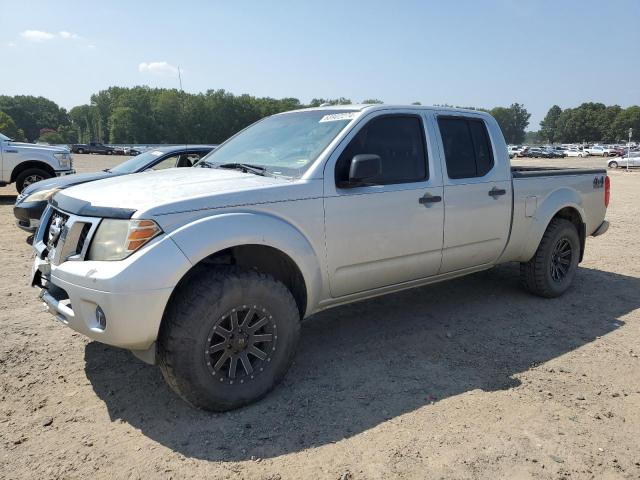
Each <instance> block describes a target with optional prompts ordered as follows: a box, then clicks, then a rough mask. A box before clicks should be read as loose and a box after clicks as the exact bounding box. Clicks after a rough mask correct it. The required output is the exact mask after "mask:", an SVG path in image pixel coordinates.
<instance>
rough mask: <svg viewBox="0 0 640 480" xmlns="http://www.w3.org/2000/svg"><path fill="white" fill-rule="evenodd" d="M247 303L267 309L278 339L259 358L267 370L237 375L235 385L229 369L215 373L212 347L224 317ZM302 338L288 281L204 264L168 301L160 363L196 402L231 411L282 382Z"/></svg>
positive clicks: (167, 376) (171, 383)
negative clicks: (204, 266)
mask: <svg viewBox="0 0 640 480" xmlns="http://www.w3.org/2000/svg"><path fill="white" fill-rule="evenodd" d="M247 305H248V306H254V305H258V306H259V307H265V308H266V310H267V312H268V315H270V317H269V318H270V320H269V325H268V326H269V327H270V328H273V330H272V332H276V333H274V336H275V340H274V342H275V343H274V344H273V351H271V348H269V349H268V350H269V352H268V354H269V358H268V359H266V358H265V359H264V360H263V361H261V363H260V367H261V368H262V369H263V370H261V371H259V372H258V369H257V368H256V371H255V372H254V373H255V374H256V375H255V378H254V377H251V379H249V377H248V375H247V376H245V377H244V378H245V379H246V381H243V383H240V381H239V380H237V379H236V381H235V383H234V382H231V383H232V384H230V383H229V382H230V378H229V377H228V376H227V375H230V374H229V372H227V373H226V374H224V375H222V374H220V372H214V370H213V367H212V366H211V364H212V363H214V360H211V357H210V356H209V355H210V354H209V353H207V352H208V350H207V349H208V348H210V346H211V335H212V334H211V332H212V331H213V330H214V327H215V325H217V324H218V323H219V322H220V319H221V318H226V317H225V315H226V314H227V313H228V312H230V311H232V309H236V308H237V307H239V306H247ZM233 311H235V310H233ZM299 337H300V314H299V311H298V308H297V306H296V303H295V300H294V298H293V296H292V295H291V292H290V291H289V290H288V289H287V287H285V286H284V284H282V283H281V282H279V281H277V280H275V279H274V278H273V277H271V276H270V275H266V274H263V273H259V272H257V271H254V270H248V269H240V268H236V267H226V266H221V267H216V268H203V269H200V270H199V271H197V272H196V273H194V274H193V275H192V276H191V277H190V278H189V279H188V280H187V281H185V282H184V283H183V284H182V285H181V286H180V287H179V290H178V291H176V292H175V293H174V295H173V296H172V299H171V300H170V303H169V305H168V306H167V309H166V312H165V315H164V318H163V320H162V325H161V327H160V333H159V336H158V350H157V354H158V364H159V366H160V369H161V371H162V374H163V375H164V378H165V380H166V382H167V383H168V384H169V386H170V387H171V388H172V389H173V390H174V391H175V392H176V393H177V394H178V395H179V396H180V397H182V398H183V399H184V400H186V401H187V402H188V403H190V404H191V405H193V406H195V407H199V408H203V409H205V410H212V411H226V410H232V409H235V408H239V407H242V406H244V405H247V404H249V403H252V402H254V401H256V400H258V399H260V398H262V397H263V396H265V395H266V394H267V393H269V391H271V390H272V389H273V388H274V387H275V386H276V385H277V384H278V383H280V381H281V380H282V378H283V377H284V375H285V373H286V372H287V370H288V369H289V366H290V365H291V362H292V361H293V357H294V354H295V351H296V347H297V344H298V339H299ZM272 338H273V336H272ZM252 358H253V359H254V360H256V359H255V358H254V357H252ZM267 362H268V363H267ZM238 363H240V362H238ZM240 368H241V369H242V366H240ZM216 373H218V375H216ZM241 373H243V374H245V371H244V370H242V371H241ZM222 377H224V381H223V380H222Z"/></svg>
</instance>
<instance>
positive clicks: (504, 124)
mask: <svg viewBox="0 0 640 480" xmlns="http://www.w3.org/2000/svg"><path fill="white" fill-rule="evenodd" d="M478 110H481V109H478ZM490 113H491V115H493V117H494V118H495V119H496V121H497V122H498V125H500V129H501V130H502V134H503V135H504V138H505V140H506V142H507V143H511V144H517V143H522V142H523V140H524V136H525V130H526V128H527V126H528V125H529V118H530V117H531V114H530V113H529V112H527V110H526V108H524V106H523V105H520V104H519V103H513V104H511V106H510V107H509V108H505V107H495V108H494V109H492V110H491V111H490Z"/></svg>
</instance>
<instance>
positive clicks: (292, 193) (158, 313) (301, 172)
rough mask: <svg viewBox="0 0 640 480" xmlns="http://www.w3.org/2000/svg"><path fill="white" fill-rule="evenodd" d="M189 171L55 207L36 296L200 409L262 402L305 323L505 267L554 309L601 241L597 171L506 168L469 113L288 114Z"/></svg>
mask: <svg viewBox="0 0 640 480" xmlns="http://www.w3.org/2000/svg"><path fill="white" fill-rule="evenodd" d="M434 147H435V148H434ZM428 150H429V154H428V155H427V151H428ZM198 165H201V166H202V167H207V168H185V169H181V170H176V169H173V170H169V171H164V172H151V173H143V174H139V175H130V176H128V177H124V178H114V179H105V180H101V181H99V182H95V183H94V184H90V185H78V186H76V187H73V188H70V189H68V190H65V191H63V192H59V193H57V194H56V195H55V196H54V197H53V198H52V199H51V202H50V205H49V206H48V207H47V209H46V211H45V212H44V214H43V217H42V225H41V226H40V228H39V229H38V231H37V233H36V236H35V239H34V242H33V246H34V250H35V258H34V263H33V267H32V270H31V282H30V283H31V285H33V286H35V287H37V288H38V289H39V299H41V300H42V301H43V302H44V303H45V305H46V308H47V310H48V311H49V313H51V314H52V315H53V316H54V318H56V319H57V320H58V321H61V322H62V323H63V324H64V325H66V326H68V327H69V328H72V329H73V330H76V331H78V332H80V333H81V334H83V335H85V336H87V337H89V338H91V339H93V340H95V341H98V342H103V343H106V344H109V345H113V346H117V347H122V348H127V349H130V350H132V351H133V353H134V354H135V355H136V356H138V357H139V358H141V359H143V360H145V361H147V362H149V363H155V364H157V365H158V366H159V367H160V368H161V370H162V373H163V375H164V378H165V379H166V380H167V383H168V384H169V386H170V387H171V388H173V389H174V390H175V391H176V392H177V393H178V394H179V395H180V397H181V398H183V399H185V400H186V401H188V402H189V403H191V404H192V405H195V406H198V407H201V408H206V409H209V410H230V409H233V408H238V407H241V406H243V405H246V404H248V403H251V402H253V401H256V400H258V399H259V398H262V397H263V396H265V395H266V394H267V393H268V392H269V391H270V390H271V389H273V388H274V387H275V386H276V385H277V384H278V383H279V382H280V381H281V380H282V379H283V377H284V375H285V373H286V371H287V370H288V368H289V366H290V365H291V363H292V361H293V358H294V354H295V351H296V346H297V344H298V340H299V337H300V322H301V320H302V319H304V318H306V317H309V316H311V315H314V314H316V313H318V312H320V311H323V310H325V309H327V308H330V307H335V306H338V305H344V304H347V303H352V302H356V301H359V300H363V299H368V298H371V297H374V296H378V295H382V294H386V293H391V292H397V291H400V290H403V289H406V288H411V287H418V286H424V285H427V284H431V283H435V282H441V281H445V280H448V279H451V278H455V277H459V276H461V275H465V274H470V273H475V272H478V271H481V270H486V269H489V268H492V267H493V266H494V265H497V264H502V263H505V262H519V263H520V275H521V280H522V283H523V285H524V286H525V288H526V289H527V290H529V291H530V292H532V293H533V294H536V295H539V296H542V297H558V296H560V295H562V294H563V293H564V292H565V291H566V290H567V289H568V288H569V287H570V286H571V284H572V283H573V280H574V277H575V276H576V275H580V272H579V269H578V264H579V262H580V261H581V260H582V257H583V252H584V248H585V242H586V238H587V237H588V236H590V235H594V236H597V235H601V234H603V233H604V232H606V231H607V228H608V222H607V221H605V219H604V218H605V213H606V209H607V205H608V202H609V195H610V190H609V189H610V182H609V178H608V177H607V173H606V170H605V169H604V168H601V169H557V168H537V167H512V166H511V164H510V162H509V158H508V155H507V146H506V145H505V143H504V137H503V135H502V132H501V131H500V127H499V125H498V123H497V122H496V120H495V119H494V118H493V117H491V116H490V115H489V114H487V113H484V112H480V111H477V110H460V109H455V110H452V109H445V108H436V107H432V108H429V107H419V106H402V107H390V106H387V105H376V106H371V105H359V106H358V105H342V106H336V107H334V108H317V109H307V110H300V111H294V112H286V113H281V114H277V115H273V116H271V117H267V118H265V119H262V120H260V121H259V122H257V123H255V124H253V125H252V126H250V127H248V128H246V129H244V130H243V131H242V132H240V133H238V134H237V135H235V136H233V137H232V138H231V139H229V140H228V141H227V142H225V143H224V144H223V145H221V146H220V147H219V148H217V149H216V150H214V151H213V152H211V154H209V155H208V156H207V157H205V158H203V159H202V160H201V161H200V163H199V164H198ZM444 199H446V200H447V201H446V202H445V201H443V200H444ZM480 220H481V221H480ZM60 231H62V232H63V233H62V234H59V232H60ZM83 232H84V234H83ZM509 281H510V280H509ZM587 281H589V277H588V276H584V277H583V282H587ZM453 287H454V286H452V288H453ZM460 297H461V298H463V297H464V292H461V293H460ZM405 298H406V297H405ZM573 301H575V300H574V299H573V298H572V299H570V300H569V301H568V303H567V304H565V305H566V306H567V308H569V307H570V302H573ZM555 305H558V306H561V305H563V304H561V303H558V304H555ZM402 308H405V309H406V308H411V307H410V306H408V305H402ZM514 321H517V319H514ZM373 327H374V326H372V328H373ZM365 328H366V327H365ZM303 354H304V352H303ZM70 361H72V360H71V359H68V362H67V363H69V362H70ZM69 368H70V369H72V368H73V369H75V368H77V366H71V365H69ZM117 388H120V389H126V388H127V386H126V385H123V384H120V385H118V387H117ZM318 388H323V386H322V385H318Z"/></svg>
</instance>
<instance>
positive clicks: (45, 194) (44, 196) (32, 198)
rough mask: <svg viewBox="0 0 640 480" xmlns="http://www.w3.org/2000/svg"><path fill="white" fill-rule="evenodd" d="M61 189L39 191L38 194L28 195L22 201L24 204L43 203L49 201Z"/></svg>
mask: <svg viewBox="0 0 640 480" xmlns="http://www.w3.org/2000/svg"><path fill="white" fill-rule="evenodd" d="M59 190H60V189H59V188H46V189H44V190H38V191H37V192H34V193H32V194H31V195H27V196H26V197H25V198H23V199H22V201H23V202H41V201H43V200H49V199H50V198H51V197H53V195H55V193H56V192H58V191H59Z"/></svg>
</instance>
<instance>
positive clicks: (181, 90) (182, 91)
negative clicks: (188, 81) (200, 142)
mask: <svg viewBox="0 0 640 480" xmlns="http://www.w3.org/2000/svg"><path fill="white" fill-rule="evenodd" d="M178 82H180V92H181V93H182V95H181V97H182V98H181V100H182V101H181V102H180V104H181V105H182V117H183V118H184V90H183V89H182V72H181V71H180V65H178ZM184 140H185V141H184V150H185V152H184V154H185V155H186V154H187V138H186V137H185V139H184Z"/></svg>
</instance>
